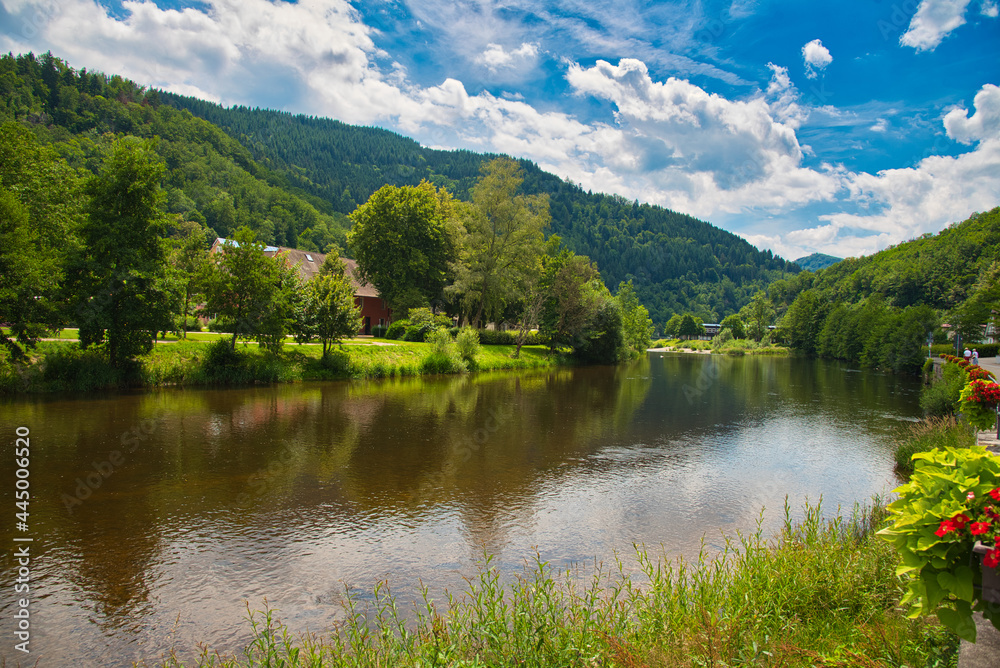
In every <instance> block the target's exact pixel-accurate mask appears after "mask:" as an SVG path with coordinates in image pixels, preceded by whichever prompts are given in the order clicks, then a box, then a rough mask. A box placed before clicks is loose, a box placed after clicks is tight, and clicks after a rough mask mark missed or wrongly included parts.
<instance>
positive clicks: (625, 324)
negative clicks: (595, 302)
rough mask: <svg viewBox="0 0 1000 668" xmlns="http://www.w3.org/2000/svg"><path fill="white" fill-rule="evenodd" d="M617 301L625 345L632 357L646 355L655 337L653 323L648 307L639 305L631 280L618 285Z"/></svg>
mask: <svg viewBox="0 0 1000 668" xmlns="http://www.w3.org/2000/svg"><path fill="white" fill-rule="evenodd" d="M615 300H616V301H617V302H618V308H619V310H620V311H621V318H622V331H623V335H624V337H625V345H626V346H627V347H628V349H629V351H631V355H632V356H638V355H641V354H643V353H645V352H646V349H647V348H649V339H650V337H652V336H653V321H652V320H651V319H650V317H649V311H647V310H646V307H645V306H643V305H642V304H640V303H639V297H638V296H637V295H636V294H635V287H634V286H633V285H632V281H631V280H630V281H629V282H628V283H625V282H622V283H620V284H619V285H618V294H617V295H616V296H615Z"/></svg>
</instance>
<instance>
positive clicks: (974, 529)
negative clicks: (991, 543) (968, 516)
mask: <svg viewBox="0 0 1000 668" xmlns="http://www.w3.org/2000/svg"><path fill="white" fill-rule="evenodd" d="M989 530H990V525H989V523H988V522H973V523H972V526H970V527H969V531H970V532H971V533H972V535H973V536H978V535H980V534H984V533H986V532H987V531H989Z"/></svg>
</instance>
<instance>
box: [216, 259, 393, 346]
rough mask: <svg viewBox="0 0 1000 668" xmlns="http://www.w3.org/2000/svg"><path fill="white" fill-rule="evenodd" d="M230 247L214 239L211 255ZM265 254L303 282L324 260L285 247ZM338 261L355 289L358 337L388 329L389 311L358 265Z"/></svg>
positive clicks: (316, 271) (316, 272) (390, 318)
mask: <svg viewBox="0 0 1000 668" xmlns="http://www.w3.org/2000/svg"><path fill="white" fill-rule="evenodd" d="M232 243H236V242H234V241H232V240H227V239H216V240H215V243H213V244H212V251H211V252H213V253H217V252H218V251H219V250H220V246H224V245H226V244H232ZM264 254H265V255H267V256H268V257H281V258H282V259H284V260H285V262H287V263H288V264H290V265H292V266H294V267H296V268H297V269H298V270H299V274H301V276H302V278H303V280H306V281H308V280H309V279H310V278H312V277H313V276H315V275H316V274H318V273H319V270H320V267H322V266H323V261H324V260H326V255H325V254H324V253H313V252H310V251H302V250H298V249H296V248H285V247H284V246H267V247H266V248H265V249H264ZM340 259H341V261H342V262H343V263H344V266H345V267H347V277H348V278H349V279H351V285H352V286H354V304H355V306H358V307H359V308H360V309H361V320H362V325H361V329H359V330H358V334H371V333H372V327H374V326H376V325H388V324H389V323H390V322H392V310H391V309H390V308H389V307H388V306H387V305H386V303H385V301H384V300H383V299H382V298H381V297H379V294H378V290H376V289H375V287H374V286H372V285H370V284H368V283H365V282H363V281H362V280H361V279H360V278H359V277H358V263H357V262H355V261H354V260H351V259H348V258H346V257H342V258H340Z"/></svg>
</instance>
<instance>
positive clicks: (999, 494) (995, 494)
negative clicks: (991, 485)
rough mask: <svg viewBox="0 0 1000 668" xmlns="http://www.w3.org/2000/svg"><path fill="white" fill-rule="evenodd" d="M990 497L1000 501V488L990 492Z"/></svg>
mask: <svg viewBox="0 0 1000 668" xmlns="http://www.w3.org/2000/svg"><path fill="white" fill-rule="evenodd" d="M990 496H992V497H993V500H994V501H1000V487H997V488H996V489H994V490H993V491H992V492H990Z"/></svg>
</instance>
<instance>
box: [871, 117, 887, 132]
mask: <svg viewBox="0 0 1000 668" xmlns="http://www.w3.org/2000/svg"><path fill="white" fill-rule="evenodd" d="M868 129H869V130H871V131H872V132H885V131H887V130H888V129H889V121H887V120H885V119H884V118H880V119H878V120H877V121H875V124H874V125H872V126H871V127H870V128H868Z"/></svg>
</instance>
